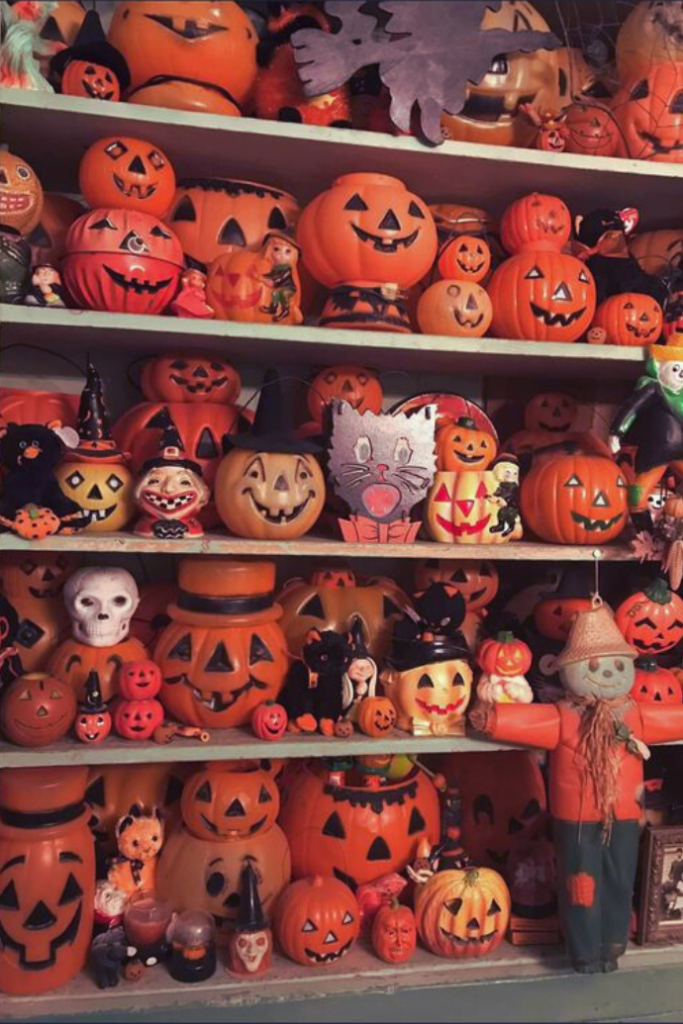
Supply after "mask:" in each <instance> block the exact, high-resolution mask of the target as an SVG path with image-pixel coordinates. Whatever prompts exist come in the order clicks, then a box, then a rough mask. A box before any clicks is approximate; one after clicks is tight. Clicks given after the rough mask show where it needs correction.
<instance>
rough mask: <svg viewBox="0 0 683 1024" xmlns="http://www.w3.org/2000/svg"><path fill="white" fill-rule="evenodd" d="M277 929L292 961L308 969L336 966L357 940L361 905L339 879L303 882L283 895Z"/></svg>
mask: <svg viewBox="0 0 683 1024" xmlns="http://www.w3.org/2000/svg"><path fill="white" fill-rule="evenodd" d="M275 928H276V931H277V937H278V939H279V940H280V945H281V946H282V949H283V950H284V952H285V953H286V955H287V956H288V957H289V958H290V959H291V960H295V961H296V962H297V963H300V964H303V965H304V966H305V967H321V966H324V965H326V964H333V963H334V962H335V961H337V960H339V959H340V958H341V957H343V956H344V955H345V954H346V953H348V951H349V950H350V948H351V946H352V945H353V943H354V942H355V940H356V938H357V937H358V932H359V929H360V909H359V907H358V901H357V900H356V897H355V896H354V895H353V893H352V892H351V890H350V889H349V888H348V886H346V885H344V883H343V882H339V881H338V880H337V879H336V878H322V877H321V876H320V875H315V876H314V877H312V878H302V879H300V880H299V881H298V882H292V884H291V885H290V886H289V887H288V888H287V889H285V891H284V893H283V894H282V896H281V898H280V901H279V903H278V907H277V917H276V919H275Z"/></svg>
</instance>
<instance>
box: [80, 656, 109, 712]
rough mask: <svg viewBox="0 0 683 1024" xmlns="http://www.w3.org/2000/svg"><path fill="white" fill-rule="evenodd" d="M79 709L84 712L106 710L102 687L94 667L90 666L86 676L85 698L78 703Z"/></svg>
mask: <svg viewBox="0 0 683 1024" xmlns="http://www.w3.org/2000/svg"><path fill="white" fill-rule="evenodd" d="M78 709H79V711H81V712H83V713H84V714H91V715H92V714H101V713H102V712H103V711H106V710H107V705H106V704H105V703H104V700H103V699H102V687H101V686H100V675H99V672H97V670H96V669H94V668H91V669H90V671H89V672H88V678H87V679H86V681H85V700H84V701H83V703H82V704H79V705H78Z"/></svg>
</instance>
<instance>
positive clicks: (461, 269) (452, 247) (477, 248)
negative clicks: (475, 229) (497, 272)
mask: <svg viewBox="0 0 683 1024" xmlns="http://www.w3.org/2000/svg"><path fill="white" fill-rule="evenodd" d="M436 265H437V268H438V270H439V273H440V274H441V276H442V277H444V278H447V279H449V280H451V281H474V282H475V283H478V282H480V281H483V280H484V278H485V277H486V275H487V274H488V272H489V270H490V269H491V250H490V249H489V247H488V244H487V243H486V242H485V241H484V239H483V238H478V237H476V236H475V235H459V236H458V237H457V238H452V239H451V240H450V241H448V242H446V244H445V245H444V247H443V248H442V250H441V252H440V253H439V259H438V261H437V264H436Z"/></svg>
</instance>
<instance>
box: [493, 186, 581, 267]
mask: <svg viewBox="0 0 683 1024" xmlns="http://www.w3.org/2000/svg"><path fill="white" fill-rule="evenodd" d="M571 232H572V215H571V213H570V212H569V207H568V206H567V204H566V203H563V202H562V200H561V199H558V198H557V196H546V195H541V193H540V192H531V193H530V194H529V195H528V196H523V197H522V198H521V199H517V200H515V202H514V203H511V204H510V206H508V208H507V210H506V211H505V213H504V214H503V219H502V220H501V222H500V237H501V240H502V242H503V245H504V246H505V248H506V249H507V251H508V252H509V253H512V254H516V253H519V252H524V251H527V250H529V249H532V250H534V251H535V252H560V250H561V249H563V248H564V246H565V245H566V244H567V242H568V241H569V237H570V235H571Z"/></svg>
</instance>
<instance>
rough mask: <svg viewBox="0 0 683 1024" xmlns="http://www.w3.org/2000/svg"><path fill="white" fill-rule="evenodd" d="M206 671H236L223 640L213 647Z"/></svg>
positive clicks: (205, 667)
mask: <svg viewBox="0 0 683 1024" xmlns="http://www.w3.org/2000/svg"><path fill="white" fill-rule="evenodd" d="M204 671H205V672H234V668H233V665H232V662H231V661H230V657H229V655H228V652H227V650H226V648H225V644H224V643H223V641H222V640H219V641H218V643H217V644H216V646H215V647H214V649H213V654H212V655H211V657H210V658H209V660H208V661H207V663H206V665H205V666H204Z"/></svg>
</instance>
